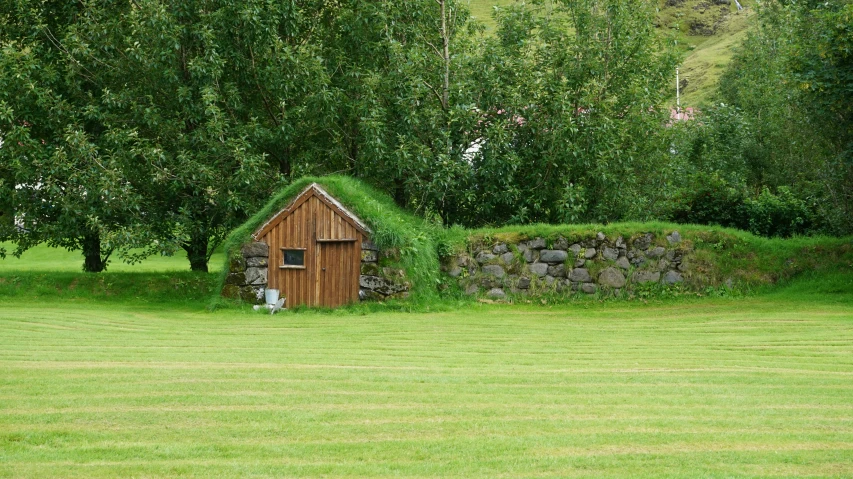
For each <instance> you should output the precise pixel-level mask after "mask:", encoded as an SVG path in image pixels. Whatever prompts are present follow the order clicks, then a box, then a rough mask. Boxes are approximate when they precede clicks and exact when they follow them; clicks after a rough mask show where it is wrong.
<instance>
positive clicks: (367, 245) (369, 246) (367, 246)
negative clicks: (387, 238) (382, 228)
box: [361, 240, 379, 251]
mask: <svg viewBox="0 0 853 479" xmlns="http://www.w3.org/2000/svg"><path fill="white" fill-rule="evenodd" d="M361 249H362V251H364V250H370V251H379V247H378V246H376V244H375V243H374V242H373V241H370V240H364V241H362V242H361Z"/></svg>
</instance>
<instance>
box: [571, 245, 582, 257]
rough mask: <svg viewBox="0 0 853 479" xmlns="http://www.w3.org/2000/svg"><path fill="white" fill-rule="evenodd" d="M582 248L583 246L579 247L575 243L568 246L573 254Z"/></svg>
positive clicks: (576, 253) (577, 253)
mask: <svg viewBox="0 0 853 479" xmlns="http://www.w3.org/2000/svg"><path fill="white" fill-rule="evenodd" d="M582 249H583V248H582V247H581V245H579V244H577V243H575V244H573V245H571V246H569V251H571V252H572V253H574V254H575V256H577V255H579V254H580V252H581V250H582Z"/></svg>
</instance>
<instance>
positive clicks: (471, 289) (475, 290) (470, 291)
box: [465, 283, 480, 296]
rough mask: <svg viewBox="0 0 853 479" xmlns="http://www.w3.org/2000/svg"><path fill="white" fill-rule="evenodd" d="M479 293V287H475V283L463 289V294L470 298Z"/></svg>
mask: <svg viewBox="0 0 853 479" xmlns="http://www.w3.org/2000/svg"><path fill="white" fill-rule="evenodd" d="M479 292H480V287H479V286H477V285H476V284H475V283H471V284H469V285H468V286H466V287H465V294H467V295H468V296H471V295H472V294H477V293H479Z"/></svg>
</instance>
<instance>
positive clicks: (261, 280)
mask: <svg viewBox="0 0 853 479" xmlns="http://www.w3.org/2000/svg"><path fill="white" fill-rule="evenodd" d="M246 284H250V285H255V286H259V285H262V284H267V268H246Z"/></svg>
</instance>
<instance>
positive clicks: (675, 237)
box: [666, 231, 681, 244]
mask: <svg viewBox="0 0 853 479" xmlns="http://www.w3.org/2000/svg"><path fill="white" fill-rule="evenodd" d="M666 240H667V241H669V244H678V243H681V235H680V234H679V233H678V231H673V232H672V234H670V235H667V236H666Z"/></svg>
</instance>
